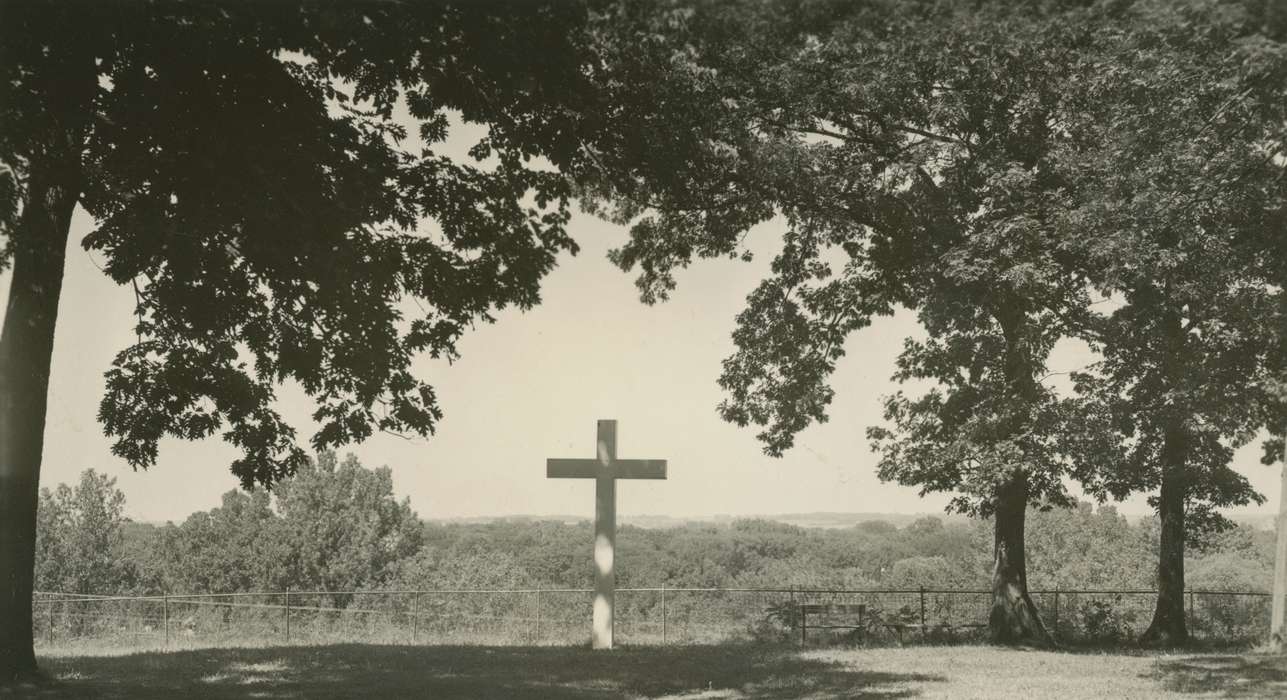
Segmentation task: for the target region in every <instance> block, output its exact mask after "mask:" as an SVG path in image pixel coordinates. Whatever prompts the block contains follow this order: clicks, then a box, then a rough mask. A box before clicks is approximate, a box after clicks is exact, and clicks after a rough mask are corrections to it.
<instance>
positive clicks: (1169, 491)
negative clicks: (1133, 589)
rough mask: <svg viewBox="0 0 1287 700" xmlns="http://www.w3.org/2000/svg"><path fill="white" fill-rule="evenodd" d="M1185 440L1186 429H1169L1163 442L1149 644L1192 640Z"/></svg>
mask: <svg viewBox="0 0 1287 700" xmlns="http://www.w3.org/2000/svg"><path fill="white" fill-rule="evenodd" d="M1185 442H1186V440H1185V439H1184V432H1183V429H1182V428H1180V427H1173V428H1171V429H1169V430H1167V432H1166V436H1165V442H1164V444H1163V445H1162V488H1161V492H1160V493H1159V494H1158V506H1157V511H1158V515H1159V517H1160V518H1161V521H1162V532H1161V535H1160V538H1159V543H1158V561H1157V607H1156V608H1154V610H1153V621H1152V622H1151V623H1149V626H1148V629H1147V630H1145V631H1144V634H1143V635H1142V636H1141V637H1140V644H1144V645H1147V646H1162V647H1167V646H1178V645H1182V644H1184V643H1186V642H1187V641H1188V640H1189V631H1188V627H1187V626H1186V625H1185V619H1184V503H1185V497H1186V495H1187V484H1186V479H1185V466H1186V465H1185V448H1186V446H1185Z"/></svg>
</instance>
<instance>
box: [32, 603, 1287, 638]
mask: <svg viewBox="0 0 1287 700" xmlns="http://www.w3.org/2000/svg"><path fill="white" fill-rule="evenodd" d="M1186 595H1187V597H1188V598H1187V607H1188V614H1189V620H1188V622H1189V630H1190V634H1191V635H1193V636H1194V637H1195V638H1196V639H1199V640H1207V641H1216V642H1229V643H1250V642H1256V641H1260V640H1262V639H1264V638H1265V637H1266V636H1267V634H1268V629H1269V612H1270V604H1271V597H1272V596H1271V595H1270V594H1268V593H1258V592H1217V591H1190V592H1188V593H1186ZM1032 596H1033V598H1034V602H1036V604H1037V606H1038V607H1039V608H1040V610H1041V613H1042V615H1043V619H1044V622H1045V624H1046V626H1047V628H1048V629H1049V630H1050V631H1051V634H1052V635H1054V637H1055V639H1056V640H1058V641H1059V642H1061V643H1066V644H1079V643H1091V644H1104V643H1110V644H1111V643H1127V642H1130V641H1132V640H1133V639H1134V638H1135V637H1136V636H1137V635H1139V634H1140V633H1141V632H1143V630H1144V628H1145V627H1146V626H1147V625H1148V622H1149V620H1150V619H1151V615H1152V611H1153V606H1154V603H1155V601H1156V596H1157V593H1156V592H1155V591H1144V590H1135V591H1130V590H1058V591H1033V592H1032ZM592 599H593V592H592V591H591V590H590V589H525V590H368V591H342V592H335V591H276V592H260V593H210V594H183V595H152V596H91V595H79V594H68V593H38V594H37V595H36V597H35V599H34V601H33V602H34V605H35V610H34V613H35V614H34V622H35V629H34V633H35V636H36V643H37V645H40V646H44V647H46V648H59V649H67V648H76V647H87V648H111V649H124V650H129V649H165V648H171V649H173V648H193V647H211V646H243V645H273V644H285V645H290V644H318V643H332V642H359V641H360V642H372V643H402V644H488V645H545V644H550V645H555V644H582V643H588V640H589V627H590V609H591V602H592ZM991 600H992V598H991V593H990V592H988V591H973V590H931V589H925V588H920V589H916V590H822V589H792V588H779V589H758V588H757V589H751V588H618V589H617V611H616V635H617V639H618V640H619V642H620V643H622V644H625V645H630V644H636V645H657V644H702V643H718V642H726V641H745V640H757V641H780V642H795V643H802V642H803V643H807V644H815V643H822V644H826V643H843V642H862V643H871V644H888V643H904V642H920V641H929V642H949V641H971V640H982V639H984V638H986V635H987V629H986V624H987V619H988V612H989V609H990V606H991ZM802 611H805V613H806V614H803V615H802V614H801V613H802Z"/></svg>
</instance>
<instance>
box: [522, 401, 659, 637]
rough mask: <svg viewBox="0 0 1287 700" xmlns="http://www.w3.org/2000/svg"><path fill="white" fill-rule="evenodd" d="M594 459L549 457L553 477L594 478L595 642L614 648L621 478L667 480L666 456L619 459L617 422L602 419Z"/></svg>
mask: <svg viewBox="0 0 1287 700" xmlns="http://www.w3.org/2000/svg"><path fill="white" fill-rule="evenodd" d="M596 454H597V456H596V457H595V458H594V459H547V460H545V476H546V477H547V478H550V479H594V618H593V623H592V624H593V627H592V630H591V644H592V646H593V647H594V648H595V649H611V648H612V613H613V606H614V601H613V598H614V595H615V592H616V587H617V580H616V574H615V573H614V572H613V569H612V563H613V562H612V559H613V550H614V549H615V547H616V542H617V479H665V478H666V460H664V459H617V422H616V421H615V420H601V421H599V437H598V449H597V450H596Z"/></svg>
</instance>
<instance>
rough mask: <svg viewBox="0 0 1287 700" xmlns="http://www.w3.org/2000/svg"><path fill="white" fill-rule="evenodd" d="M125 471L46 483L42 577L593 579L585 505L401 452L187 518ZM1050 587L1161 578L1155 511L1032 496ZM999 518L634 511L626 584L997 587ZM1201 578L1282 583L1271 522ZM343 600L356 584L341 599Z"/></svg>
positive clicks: (249, 583) (1040, 569)
mask: <svg viewBox="0 0 1287 700" xmlns="http://www.w3.org/2000/svg"><path fill="white" fill-rule="evenodd" d="M125 513H126V509H125V499H124V496H123V494H122V493H121V492H120V491H119V490H118V489H117V488H116V486H115V482H114V480H113V479H110V478H108V477H106V476H103V475H101V474H98V473H96V472H94V471H93V470H87V471H86V472H84V473H83V474H82V475H81V478H80V481H79V482H78V483H77V484H76V485H75V486H67V485H59V486H58V487H57V488H55V489H53V490H50V489H45V490H44V491H43V492H42V494H41V507H40V515H41V518H40V529H39V541H38V543H39V547H38V550H37V563H36V582H37V589H38V590H42V591H60V592H68V593H88V594H159V593H163V592H168V593H230V592H249V591H281V590H285V589H287V588H290V589H293V590H297V591H299V590H323V591H349V590H363V589H366V590H371V589H382V588H383V589H404V590H405V589H460V588H463V589H473V588H485V589H513V588H533V587H538V586H539V587H549V588H583V587H586V586H588V585H589V581H590V572H591V566H592V553H591V545H590V543H591V541H592V527H591V525H590V523H588V522H578V523H571V524H569V523H563V522H556V521H540V520H535V521H528V520H499V521H495V522H491V523H471V524H441V523H428V522H424V521H422V520H420V518H419V517H418V516H417V514H416V513H415V512H414V511H412V510H411V508H410V505H409V503H408V501H407V500H406V499H403V500H401V501H399V500H398V499H397V497H396V496H395V494H394V491H393V482H392V479H391V475H390V471H389V470H388V469H387V468H379V469H374V470H371V469H367V468H365V467H363V466H362V465H361V464H360V463H359V462H358V460H357V459H356V458H355V457H353V456H352V455H350V456H348V457H346V458H344V459H342V460H341V459H338V458H337V457H336V456H335V454H334V453H329V452H326V453H322V454H320V455H319V456H318V457H317V458H315V459H313V460H311V461H310V462H309V463H308V465H307V466H305V467H304V468H302V469H301V470H300V471H299V472H297V473H296V474H295V476H293V477H290V478H288V479H286V480H284V481H283V482H281V484H279V485H278V486H277V487H276V488H275V489H274V490H273V492H272V494H271V495H270V494H269V493H268V492H266V491H263V490H254V491H251V492H249V493H247V492H244V491H238V490H233V491H229V492H228V493H226V494H224V496H223V502H222V504H221V505H219V506H218V507H216V508H212V509H210V510H208V511H200V512H196V513H193V514H192V515H191V516H189V517H188V518H187V519H186V520H184V521H183V522H181V523H179V524H173V523H167V524H165V525H153V524H146V523H136V522H132V521H130V520H129V519H128V518H127V517H126V515H125ZM1027 542H1028V551H1029V556H1030V562H1029V563H1030V570H1029V585H1030V586H1031V587H1032V588H1034V589H1037V590H1051V589H1055V588H1059V589H1062V590H1073V589H1088V588H1090V589H1151V588H1153V587H1154V586H1155V583H1156V567H1155V566H1154V564H1153V562H1155V561H1156V556H1157V547H1158V522H1157V520H1156V519H1144V520H1141V521H1139V522H1138V523H1132V522H1130V521H1129V520H1128V519H1127V518H1125V517H1123V516H1122V515H1121V514H1119V513H1117V512H1116V510H1115V509H1113V508H1112V507H1110V506H1101V507H1100V508H1099V509H1098V510H1095V509H1093V508H1092V506H1091V505H1090V504H1088V503H1081V504H1078V506H1077V507H1075V508H1071V509H1057V510H1051V511H1047V512H1040V511H1033V512H1032V513H1030V514H1029V523H1028V531H1027ZM991 556H992V533H991V524H990V523H989V522H987V521H986V520H979V519H972V520H962V521H948V522H944V521H942V520H940V519H939V518H936V517H924V518H921V519H919V520H916V521H914V522H912V523H911V524H909V525H906V526H905V527H902V528H899V527H895V526H894V525H892V524H890V523H887V522H884V521H879V520H873V521H867V522H863V523H861V524H859V525H856V526H854V527H849V528H834V529H818V528H801V527H798V526H794V525H788V524H784V523H779V522H773V521H769V520H762V519H745V520H735V521H733V522H732V523H726V524H725V523H721V524H687V525H683V526H680V527H674V528H664V529H645V528H639V527H630V526H626V527H623V528H622V529H621V531H620V533H619V539H618V557H619V565H618V572H619V573H618V576H619V579H618V584H619V585H620V586H622V587H632V586H634V587H650V586H661V585H666V586H668V587H752V588H785V587H799V588H826V589H867V588H879V589H916V588H919V587H921V586H924V587H926V588H931V589H973V590H986V589H987V588H988V587H989V585H990V578H989V576H988V571H987V564H988V562H989V561H990V560H991ZM1189 556H1190V560H1191V562H1192V566H1191V571H1190V574H1189V581H1190V586H1191V588H1194V589H1200V590H1231V591H1267V590H1269V587H1270V585H1271V582H1272V562H1273V536H1272V533H1270V532H1268V531H1261V530H1255V529H1253V528H1251V527H1249V526H1246V525H1239V526H1237V527H1234V528H1232V529H1229V530H1227V531H1225V532H1222V533H1220V534H1217V535H1213V536H1212V537H1210V538H1208V539H1207V540H1206V541H1204V542H1200V543H1197V545H1196V546H1194V547H1193V548H1192V549H1191V550H1190V552H1189ZM336 602H337V603H338V604H344V602H345V601H344V600H337V601H336Z"/></svg>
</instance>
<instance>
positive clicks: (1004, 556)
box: [988, 299, 1054, 647]
mask: <svg viewBox="0 0 1287 700" xmlns="http://www.w3.org/2000/svg"><path fill="white" fill-rule="evenodd" d="M1024 308H1025V305H1024V304H1023V303H1021V302H1020V300H1015V299H1011V300H1003V302H1002V304H1001V305H1000V306H999V307H998V308H997V309H995V310H994V312H993V317H994V318H995V319H996V320H997V322H998V323H999V324H1000V326H1001V332H1002V334H1003V335H1004V336H1005V343H1006V348H1005V378H1006V383H1007V384H1008V386H1009V391H1010V396H1009V398H1010V399H1011V400H1012V401H1014V402H1015V404H1016V406H1017V407H1019V410H1018V411H1017V412H1016V414H1015V418H1014V420H1013V423H1012V424H1011V425H1010V426H1009V428H1008V433H1009V434H1010V435H1019V434H1021V433H1022V432H1023V431H1024V430H1025V429H1026V424H1027V423H1028V421H1029V420H1030V419H1031V417H1030V415H1029V413H1028V411H1027V408H1028V407H1030V406H1032V405H1033V403H1034V402H1036V401H1037V400H1038V398H1039V395H1040V389H1039V388H1038V386H1037V381H1036V378H1035V376H1034V371H1033V361H1032V355H1031V351H1030V347H1029V339H1028V337H1027V335H1028V332H1029V329H1028V324H1027V317H1026V315H1025V311H1024ZM1029 496H1030V494H1029V491H1028V473H1027V472H1026V471H1025V470H1024V467H1023V466H1022V465H1016V466H1014V467H1013V469H1012V471H1011V472H1010V474H1009V475H1008V477H1007V478H1006V479H1005V481H1004V482H1002V483H1001V484H1000V485H998V486H997V490H996V496H995V501H994V503H993V514H994V517H995V518H996V521H995V523H994V526H995V528H996V531H995V533H994V540H993V551H992V564H993V565H992V611H991V613H990V614H989V616H988V631H989V632H990V633H991V637H992V641H993V642H994V643H997V644H1034V645H1038V646H1046V647H1048V646H1054V640H1053V639H1051V637H1050V634H1049V633H1048V632H1047V631H1046V628H1045V625H1043V624H1042V623H1041V616H1040V615H1038V614H1037V606H1036V605H1034V604H1033V602H1032V597H1031V596H1029V595H1028V562H1027V554H1026V550H1025V543H1024V518H1025V517H1026V516H1027V509H1028V498H1029Z"/></svg>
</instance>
